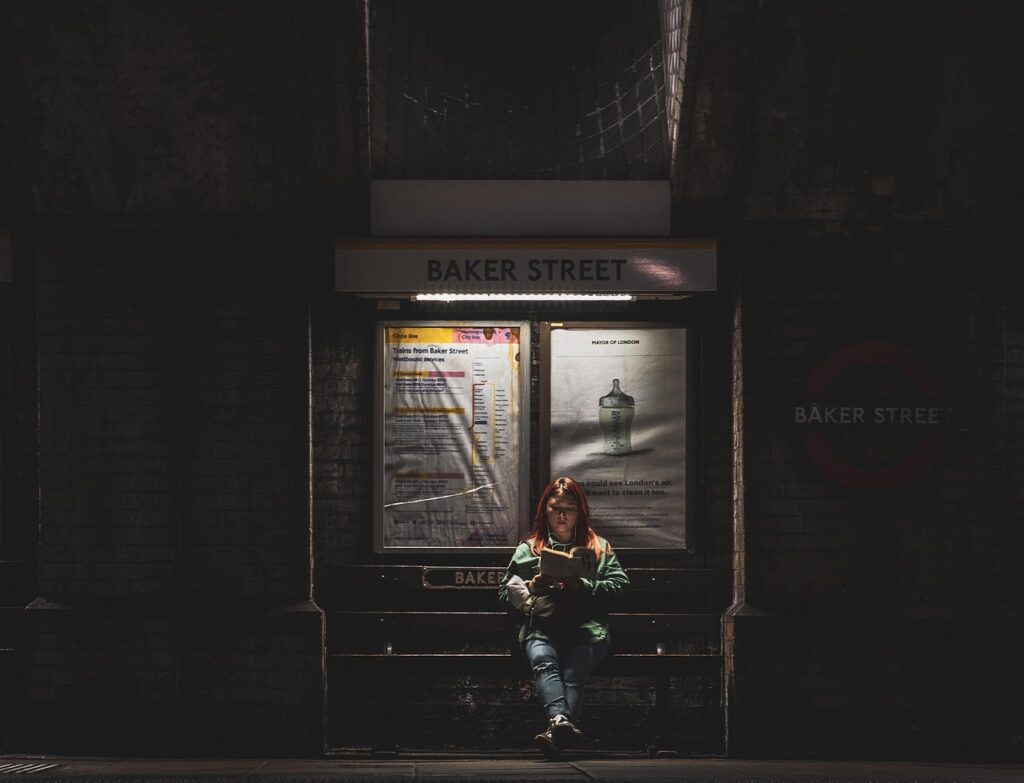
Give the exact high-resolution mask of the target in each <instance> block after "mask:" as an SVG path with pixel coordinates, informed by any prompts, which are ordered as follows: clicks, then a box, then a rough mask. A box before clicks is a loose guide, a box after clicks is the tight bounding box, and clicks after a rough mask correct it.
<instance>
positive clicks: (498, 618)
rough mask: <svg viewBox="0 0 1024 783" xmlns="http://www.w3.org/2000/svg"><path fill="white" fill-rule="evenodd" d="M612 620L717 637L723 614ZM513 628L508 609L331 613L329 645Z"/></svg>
mask: <svg viewBox="0 0 1024 783" xmlns="http://www.w3.org/2000/svg"><path fill="white" fill-rule="evenodd" d="M609 622H610V625H611V628H612V631H613V633H615V632H618V633H628V634H635V633H645V634H658V633H661V634H676V635H678V634H683V635H686V634H689V635H708V636H715V637H717V636H718V634H719V630H720V622H721V617H720V615H717V614H679V613H667V614H655V613H635V614H621V613H612V614H610V615H609ZM512 627H513V622H512V620H511V618H510V617H509V616H508V615H507V614H506V613H505V612H330V613H329V614H328V622H327V646H328V649H329V650H334V649H335V648H343V647H345V646H346V644H347V643H348V641H349V640H350V639H353V638H358V639H360V641H363V642H365V641H366V639H367V637H374V638H383V637H385V636H388V635H392V636H396V635H406V634H416V633H433V632H461V633H464V634H472V635H474V636H478V635H480V634H491V635H499V636H501V637H502V638H504V637H505V636H507V635H508V634H509V632H510V630H511V629H512ZM451 641H452V642H454V641H456V640H455V639H452V640H451Z"/></svg>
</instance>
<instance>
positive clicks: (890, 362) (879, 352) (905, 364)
mask: <svg viewBox="0 0 1024 783" xmlns="http://www.w3.org/2000/svg"><path fill="white" fill-rule="evenodd" d="M863 364H882V365H887V366H889V367H894V368H895V369H897V370H900V371H902V372H904V373H906V374H907V376H908V377H909V378H910V380H911V381H912V382H913V383H914V385H915V386H916V387H917V389H918V390H919V391H920V392H921V393H922V394H924V395H926V396H928V397H937V396H939V395H941V394H942V384H941V383H940V382H939V379H938V377H936V375H935V373H934V372H932V370H931V368H930V367H928V365H926V364H925V363H924V362H923V361H921V359H920V358H919V357H917V356H915V355H914V354H913V353H911V352H910V351H908V350H907V349H905V348H900V347H899V346H897V345H892V344H891V343H886V342H863V343H857V344H856V345H851V346H848V347H846V348H841V349H840V350H838V351H836V352H835V353H832V354H830V355H829V356H827V357H826V358H825V360H824V361H823V362H822V363H821V364H819V365H818V366H817V367H816V368H815V369H814V371H813V372H812V373H811V374H810V376H808V378H807V380H806V382H805V383H804V385H803V388H802V389H801V392H802V394H803V396H804V399H820V398H821V397H822V396H824V394H825V392H826V391H828V388H829V386H831V384H832V382H833V381H834V380H835V379H836V378H837V377H838V376H839V374H840V373H842V372H844V371H845V370H849V369H850V368H852V367H857V366H860V365H863ZM801 440H802V441H803V444H804V447H805V448H806V449H807V452H808V454H809V455H810V457H811V459H812V460H813V461H814V464H815V465H817V466H818V468H819V470H821V471H822V473H824V474H825V475H826V476H828V477H829V478H831V479H832V480H834V481H837V482H839V483H840V484H843V485H845V486H847V487H851V488H853V489H891V488H892V487H896V486H899V485H901V484H905V483H907V482H908V481H911V480H912V479H914V478H917V477H918V476H920V475H921V474H922V473H924V472H925V470H927V469H928V468H929V467H930V466H931V464H932V463H933V462H934V461H935V460H936V458H937V457H938V456H939V452H941V451H942V439H941V438H940V437H939V436H938V435H935V434H927V435H924V436H922V438H921V440H920V441H919V442H918V444H917V446H915V447H914V449H913V451H911V452H910V453H909V454H907V455H906V456H905V457H903V459H901V460H899V461H898V462H896V463H893V464H892V465H886V466H885V467H883V468H872V469H867V468H861V467H858V466H857V465H853V464H851V463H850V462H849V461H848V460H847V459H846V458H845V457H843V456H842V455H841V454H840V453H839V452H837V451H836V450H835V449H834V448H832V446H831V444H830V443H829V442H828V440H827V439H826V438H825V436H824V435H822V434H821V433H820V432H805V433H804V434H803V435H801Z"/></svg>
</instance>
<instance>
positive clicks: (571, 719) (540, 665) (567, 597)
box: [498, 477, 629, 758]
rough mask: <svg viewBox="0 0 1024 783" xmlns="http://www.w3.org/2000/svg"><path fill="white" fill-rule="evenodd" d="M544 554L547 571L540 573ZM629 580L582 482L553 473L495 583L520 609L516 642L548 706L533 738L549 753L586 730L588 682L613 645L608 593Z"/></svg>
mask: <svg viewBox="0 0 1024 783" xmlns="http://www.w3.org/2000/svg"><path fill="white" fill-rule="evenodd" d="M574 547H579V550H580V551H578V552H576V553H575V556H574V557H572V558H566V557H565V556H564V555H561V556H555V555H553V554H552V551H553V552H555V553H559V552H560V553H566V554H568V553H570V552H571V550H572V549H573V548H574ZM545 550H552V551H549V552H548V553H547V555H544V552H545ZM542 559H544V561H545V567H544V570H545V571H546V572H548V573H541V560H542ZM595 566H596V568H595ZM552 573H558V574H560V576H557V577H556V576H554V575H552ZM577 574H585V576H579V575H577ZM587 577H589V578H587ZM627 584H629V577H628V576H626V572H625V571H623V570H622V567H621V566H620V565H619V560H618V558H617V557H616V556H615V553H614V552H613V551H612V548H611V545H610V544H609V543H608V542H607V541H606V540H605V539H604V538H602V537H601V536H599V535H597V533H595V532H594V530H593V528H592V527H591V525H590V508H589V506H588V505H587V498H586V496H585V495H584V494H583V488H582V487H581V486H580V485H579V484H578V483H577V482H576V481H574V480H573V479H571V478H565V477H562V478H556V479H555V480H554V481H552V482H551V483H550V484H548V486H547V488H546V489H545V490H544V492H543V494H542V495H541V498H540V502H539V503H538V504H537V513H536V514H535V515H534V518H533V532H532V533H531V534H530V535H529V536H527V538H526V539H525V540H524V541H523V542H522V543H521V544H519V546H518V548H517V549H516V551H515V554H514V555H513V556H512V562H511V563H509V564H508V570H507V572H506V573H505V576H504V577H503V578H502V581H501V585H500V586H499V588H498V600H499V601H500V602H501V604H502V605H503V606H505V607H506V608H508V607H510V606H511V607H512V609H514V610H515V613H516V615H517V617H518V620H519V642H520V643H521V644H522V645H523V649H524V650H525V651H526V657H527V659H529V661H530V666H531V667H533V678H534V681H535V682H536V684H537V694H538V696H539V697H540V698H541V700H542V701H543V702H544V707H545V709H546V710H547V713H548V719H549V720H548V725H547V727H546V728H545V730H544V731H543V732H541V733H540V734H538V735H537V736H536V738H535V739H536V742H537V746H538V747H539V748H540V750H541V751H542V752H543V753H544V755H545V756H547V757H548V758H558V757H559V756H560V755H561V752H562V749H564V748H567V747H569V746H570V745H572V744H573V743H575V742H576V741H577V740H578V739H579V738H580V737H581V736H582V732H581V731H580V730H579V729H578V728H577V724H578V723H579V720H580V713H581V712H582V710H583V686H584V685H585V684H586V682H587V679H588V678H589V677H590V673H591V672H592V671H593V670H594V667H595V666H596V665H597V663H598V661H600V660H601V658H602V657H604V655H605V653H606V652H608V645H609V636H608V598H609V596H612V595H614V594H617V593H620V592H621V591H622V588H623V587H625V586H626V585H627Z"/></svg>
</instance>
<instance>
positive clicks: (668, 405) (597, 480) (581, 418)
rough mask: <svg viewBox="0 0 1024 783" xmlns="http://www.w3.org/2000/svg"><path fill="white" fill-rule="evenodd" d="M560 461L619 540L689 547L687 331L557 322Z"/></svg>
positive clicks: (600, 523)
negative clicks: (587, 325) (561, 323)
mask: <svg viewBox="0 0 1024 783" xmlns="http://www.w3.org/2000/svg"><path fill="white" fill-rule="evenodd" d="M549 377H550V379H551V380H550V397H549V399H550V416H551V419H550V460H551V473H552V475H553V476H559V475H561V476H571V477H572V478H575V479H576V480H577V481H579V482H580V483H581V484H582V485H583V487H584V489H585V490H586V493H587V500H588V502H589V504H590V508H591V512H592V514H593V519H594V527H595V529H596V530H597V531H598V532H599V533H601V534H602V535H605V534H606V535H607V536H608V539H609V540H610V541H612V543H613V544H614V545H615V546H616V547H619V548H627V547H633V548H652V549H653V548H656V549H666V548H684V547H685V545H686V541H685V537H686V535H685V530H686V528H685V522H686V507H687V503H686V501H687V496H686V495H687V487H686V479H687V476H686V409H687V403H688V400H687V387H686V330H685V329H682V328H670V327H635V328H634V327H615V326H608V327H601V328H589V327H587V328H582V327H573V328H554V327H553V328H552V329H551V350H550V372H549Z"/></svg>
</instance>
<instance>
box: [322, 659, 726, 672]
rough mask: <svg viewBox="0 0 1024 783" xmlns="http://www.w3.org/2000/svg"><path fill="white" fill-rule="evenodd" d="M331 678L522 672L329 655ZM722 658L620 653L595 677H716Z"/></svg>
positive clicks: (473, 663)
mask: <svg viewBox="0 0 1024 783" xmlns="http://www.w3.org/2000/svg"><path fill="white" fill-rule="evenodd" d="M328 666H329V670H330V672H329V673H330V674H331V676H340V675H343V674H345V673H359V672H360V671H361V670H362V669H364V668H366V667H385V668H391V669H396V668H403V667H407V668H408V669H409V671H410V672H413V671H415V672H416V673H417V674H419V673H421V672H426V671H431V672H438V671H443V672H451V673H458V674H462V673H490V674H508V673H517V672H521V673H522V674H523V675H524V676H525V675H527V671H526V670H525V668H524V667H525V658H522V657H520V656H513V655H511V654H510V653H430V654H420V653H417V654H395V655H386V654H382V653H333V654H331V655H329V656H328ZM721 666H722V656H721V655H712V654H701V653H665V654H662V655H657V654H644V653H620V654H616V655H611V656H609V657H608V658H606V659H605V660H604V661H602V662H601V664H600V665H599V667H598V669H597V670H596V672H595V676H601V675H604V676H619V677H633V676H635V677H644V676H657V675H670V676H683V675H686V674H716V673H718V672H719V671H720V670H721Z"/></svg>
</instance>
